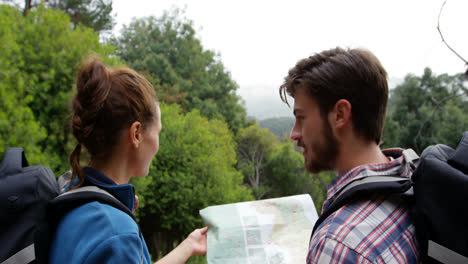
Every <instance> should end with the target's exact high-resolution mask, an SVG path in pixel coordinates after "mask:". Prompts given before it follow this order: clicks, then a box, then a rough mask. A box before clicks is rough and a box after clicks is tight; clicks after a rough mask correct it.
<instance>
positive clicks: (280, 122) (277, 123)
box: [258, 117, 294, 138]
mask: <svg viewBox="0 0 468 264" xmlns="http://www.w3.org/2000/svg"><path fill="white" fill-rule="evenodd" d="M258 124H259V125H260V127H264V128H268V129H270V131H271V132H272V133H273V134H275V135H276V136H277V137H279V138H282V137H285V136H286V137H289V134H290V133H291V128H292V127H293V126H294V118H293V117H273V118H267V119H264V120H260V121H259V122H258Z"/></svg>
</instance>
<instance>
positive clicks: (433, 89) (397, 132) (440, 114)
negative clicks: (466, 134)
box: [384, 68, 468, 152]
mask: <svg viewBox="0 0 468 264" xmlns="http://www.w3.org/2000/svg"><path fill="white" fill-rule="evenodd" d="M466 91H467V87H466V81H465V76H464V75H463V74H457V75H453V76H450V75H448V74H442V75H438V76H436V75H434V74H433V73H432V71H431V70H430V69H429V68H426V69H425V71H424V74H423V75H422V76H421V77H417V76H413V75H408V76H406V78H405V81H404V82H403V83H402V84H401V85H399V86H397V87H396V88H395V89H394V90H392V91H391V97H390V108H389V114H388V117H387V125H386V127H385V131H384V146H386V147H391V146H399V147H403V148H413V149H415V150H416V151H417V152H421V151H422V150H423V149H424V148H426V147H427V146H429V145H432V144H436V143H441V142H443V143H445V144H448V145H450V146H452V147H455V146H456V145H457V144H458V141H459V139H460V135H461V132H462V131H465V130H467V129H468V122H467V118H468V115H467V114H465V113H467V111H468V105H467V104H466V103H467V96H466Z"/></svg>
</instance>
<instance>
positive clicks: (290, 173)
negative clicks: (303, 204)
mask: <svg viewBox="0 0 468 264" xmlns="http://www.w3.org/2000/svg"><path fill="white" fill-rule="evenodd" d="M265 175H266V181H267V183H266V184H267V185H268V186H269V192H268V193H267V194H266V195H265V198H275V197H284V196H290V195H297V194H303V193H308V194H310V195H311V196H312V199H313V201H314V203H315V206H316V208H317V211H318V213H320V211H321V208H322V204H323V202H324V201H325V199H326V194H327V186H328V184H329V183H330V182H331V181H332V180H333V179H334V178H335V177H336V174H335V173H333V172H322V173H320V174H310V173H309V172H307V171H306V170H305V169H304V157H303V156H302V154H301V153H299V152H298V151H296V150H295V149H294V145H293V144H292V142H291V141H283V142H282V143H280V144H279V146H278V147H277V151H275V152H274V153H273V155H272V157H271V158H270V159H269V160H268V161H267V163H266V165H265Z"/></svg>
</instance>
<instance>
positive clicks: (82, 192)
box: [35, 186, 143, 264]
mask: <svg viewBox="0 0 468 264" xmlns="http://www.w3.org/2000/svg"><path fill="white" fill-rule="evenodd" d="M96 201H98V202H100V203H104V204H107V205H110V206H112V207H114V208H117V209H119V210H121V211H123V212H124V213H126V214H127V215H129V216H130V217H131V218H132V219H133V220H134V221H135V223H136V224H137V227H138V232H139V236H140V238H141V239H142V238H143V236H142V233H141V229H140V226H139V225H138V222H137V220H136V218H135V216H134V215H133V213H132V212H131V211H130V209H128V207H127V206H125V205H124V204H123V203H122V202H120V201H119V200H118V199H117V198H115V197H114V196H113V195H112V194H110V193H109V192H107V191H105V190H103V189H101V188H99V187H96V186H84V187H80V188H77V189H74V190H70V191H68V192H65V193H63V194H61V195H59V196H57V197H56V198H54V199H53V200H51V201H50V202H49V204H48V207H47V216H48V222H47V224H46V225H45V226H44V227H43V230H44V232H43V233H42V236H41V237H39V238H38V243H36V244H35V251H36V260H37V263H38V264H45V263H48V260H49V258H48V257H49V244H50V242H51V240H52V237H53V233H54V230H55V227H56V226H57V224H58V222H59V221H60V219H61V218H62V217H63V216H64V215H65V214H67V213H68V212H70V211H71V210H73V209H75V208H77V207H79V206H81V205H84V204H87V203H91V202H96ZM141 255H142V256H143V248H142V252H141Z"/></svg>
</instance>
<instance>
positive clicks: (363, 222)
mask: <svg viewBox="0 0 468 264" xmlns="http://www.w3.org/2000/svg"><path fill="white" fill-rule="evenodd" d="M383 153H384V154H385V155H386V156H388V157H391V158H392V160H391V161H390V162H387V163H380V164H369V165H362V166H358V167H356V168H353V169H351V170H349V171H346V172H345V173H343V174H341V175H340V176H339V177H337V178H336V179H335V180H334V181H333V182H332V183H331V184H330V185H329V186H328V194H327V200H326V201H325V203H324V206H323V211H325V210H326V209H327V208H328V207H329V206H330V204H331V203H332V202H333V200H334V196H335V194H337V193H338V192H339V191H340V190H341V189H342V188H344V187H345V186H346V185H347V184H349V183H350V182H352V181H354V180H357V179H360V178H363V177H366V176H370V175H378V176H401V177H409V176H410V175H411V173H412V170H411V168H410V167H409V165H408V164H407V163H405V160H404V157H403V156H402V150H401V149H387V150H384V151H383ZM407 206H408V205H407V204H406V202H405V201H404V200H403V199H401V197H398V196H387V197H384V196H381V195H380V196H379V195H378V194H376V195H374V196H373V197H370V198H369V200H364V201H362V200H361V201H356V202H351V203H349V204H347V205H345V206H343V207H341V208H340V209H338V210H337V211H336V212H334V213H333V214H331V215H330V216H329V217H328V218H327V219H326V220H325V221H324V222H322V224H321V225H320V226H319V227H318V228H317V230H316V232H315V233H314V236H313V237H312V239H311V241H310V246H309V253H308V255H307V263H418V261H419V253H418V247H417V244H416V237H415V228H414V225H413V222H412V220H411V217H410V215H409V212H408V210H407Z"/></svg>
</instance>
